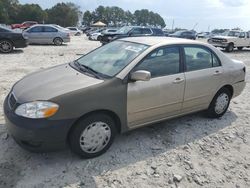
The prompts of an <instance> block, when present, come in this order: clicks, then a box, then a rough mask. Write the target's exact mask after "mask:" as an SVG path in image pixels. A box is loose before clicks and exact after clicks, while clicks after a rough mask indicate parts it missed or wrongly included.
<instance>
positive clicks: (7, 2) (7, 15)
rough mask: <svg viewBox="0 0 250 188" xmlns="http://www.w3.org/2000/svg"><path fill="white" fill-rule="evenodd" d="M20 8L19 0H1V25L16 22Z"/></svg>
mask: <svg viewBox="0 0 250 188" xmlns="http://www.w3.org/2000/svg"><path fill="white" fill-rule="evenodd" d="M19 6H20V5H19V2H18V0H0V23H5V24H10V23H13V22H15V19H16V18H17V12H18V8H19Z"/></svg>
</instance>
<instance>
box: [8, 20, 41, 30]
mask: <svg viewBox="0 0 250 188" xmlns="http://www.w3.org/2000/svg"><path fill="white" fill-rule="evenodd" d="M35 24H38V23H37V22H35V21H26V22H23V23H21V24H12V25H11V29H27V28H29V27H30V26H32V25H35Z"/></svg>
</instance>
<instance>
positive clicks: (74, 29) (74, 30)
mask: <svg viewBox="0 0 250 188" xmlns="http://www.w3.org/2000/svg"><path fill="white" fill-rule="evenodd" d="M66 28H67V29H69V30H70V33H71V34H72V35H75V36H80V35H81V33H82V31H81V30H79V29H78V28H77V27H66Z"/></svg>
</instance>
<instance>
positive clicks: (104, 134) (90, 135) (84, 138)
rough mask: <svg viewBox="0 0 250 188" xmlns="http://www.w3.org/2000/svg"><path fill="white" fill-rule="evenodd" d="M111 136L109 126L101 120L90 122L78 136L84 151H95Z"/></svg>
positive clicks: (104, 144)
mask: <svg viewBox="0 0 250 188" xmlns="http://www.w3.org/2000/svg"><path fill="white" fill-rule="evenodd" d="M110 137H111V129H110V127H109V126H108V125H107V124H106V123H104V122H101V121H98V122H94V123H91V124H90V125H88V126H87V127H86V128H85V129H84V130H83V132H82V134H81V136H80V140H79V141H80V147H81V149H82V150H83V151H84V152H86V153H97V152H99V151H101V150H102V149H103V148H104V147H105V146H106V145H107V144H108V143H109V140H110Z"/></svg>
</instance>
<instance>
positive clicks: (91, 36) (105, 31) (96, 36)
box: [89, 29, 117, 40]
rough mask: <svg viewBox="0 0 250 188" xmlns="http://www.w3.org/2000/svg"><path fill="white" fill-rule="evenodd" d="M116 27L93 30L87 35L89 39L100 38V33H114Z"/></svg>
mask: <svg viewBox="0 0 250 188" xmlns="http://www.w3.org/2000/svg"><path fill="white" fill-rule="evenodd" d="M116 31H117V29H105V30H103V31H100V32H94V33H91V34H90V35H89V40H100V39H101V38H100V37H101V35H102V34H109V33H115V32H116Z"/></svg>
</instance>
